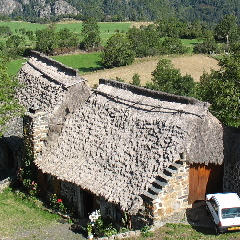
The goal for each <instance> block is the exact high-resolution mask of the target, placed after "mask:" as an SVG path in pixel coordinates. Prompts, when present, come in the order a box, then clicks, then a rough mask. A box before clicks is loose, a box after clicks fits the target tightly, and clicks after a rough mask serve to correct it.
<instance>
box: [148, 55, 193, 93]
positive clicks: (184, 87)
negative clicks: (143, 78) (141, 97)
mask: <svg viewBox="0 0 240 240" xmlns="http://www.w3.org/2000/svg"><path fill="white" fill-rule="evenodd" d="M152 76H153V78H152V82H149V83H147V84H146V87H147V88H150V89H154V90H157V91H163V92H168V93H172V94H177V95H183V96H191V95H192V94H193V91H194V81H193V78H192V77H191V76H190V75H185V76H181V73H180V70H179V69H176V68H174V67H173V65H172V64H171V61H170V60H167V59H161V60H160V61H159V62H158V64H157V68H156V69H155V70H154V71H153V73H152Z"/></svg>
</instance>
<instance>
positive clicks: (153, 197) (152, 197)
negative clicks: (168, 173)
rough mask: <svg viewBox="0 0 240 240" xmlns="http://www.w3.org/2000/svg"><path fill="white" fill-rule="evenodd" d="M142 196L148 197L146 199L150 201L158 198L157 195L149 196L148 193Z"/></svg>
mask: <svg viewBox="0 0 240 240" xmlns="http://www.w3.org/2000/svg"><path fill="white" fill-rule="evenodd" d="M143 195H144V196H146V197H148V198H151V199H152V200H154V199H156V198H157V196H158V195H153V194H151V193H149V192H145V193H144V194H143Z"/></svg>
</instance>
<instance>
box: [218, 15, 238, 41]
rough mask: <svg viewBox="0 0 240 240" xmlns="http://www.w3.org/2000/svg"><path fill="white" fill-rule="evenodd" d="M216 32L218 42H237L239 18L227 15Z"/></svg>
mask: <svg viewBox="0 0 240 240" xmlns="http://www.w3.org/2000/svg"><path fill="white" fill-rule="evenodd" d="M214 32H215V37H216V39H217V40H223V41H225V42H226V43H228V42H231V41H235V40H236V38H237V35H238V33H237V32H238V29H237V18H236V17H235V16H234V15H225V16H224V18H223V19H222V20H221V21H220V23H219V24H218V25H217V26H216V28H215V30H214Z"/></svg>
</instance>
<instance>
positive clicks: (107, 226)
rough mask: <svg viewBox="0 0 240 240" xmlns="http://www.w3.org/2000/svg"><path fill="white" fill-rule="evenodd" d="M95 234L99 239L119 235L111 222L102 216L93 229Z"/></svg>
mask: <svg viewBox="0 0 240 240" xmlns="http://www.w3.org/2000/svg"><path fill="white" fill-rule="evenodd" d="M93 233H94V235H95V236H97V237H104V236H105V237H110V236H112V235H115V234H117V233H118V231H117V229H116V228H114V227H113V224H112V222H111V221H109V220H107V219H105V220H103V218H102V217H101V216H100V217H99V218H98V219H97V220H96V222H95V224H94V227H93Z"/></svg>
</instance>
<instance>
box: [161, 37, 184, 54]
mask: <svg viewBox="0 0 240 240" xmlns="http://www.w3.org/2000/svg"><path fill="white" fill-rule="evenodd" d="M187 52H188V48H187V47H184V46H183V44H182V42H181V40H180V39H178V38H165V39H164V40H163V42H162V45H161V49H160V53H161V54H183V53H187Z"/></svg>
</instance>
